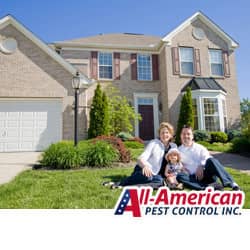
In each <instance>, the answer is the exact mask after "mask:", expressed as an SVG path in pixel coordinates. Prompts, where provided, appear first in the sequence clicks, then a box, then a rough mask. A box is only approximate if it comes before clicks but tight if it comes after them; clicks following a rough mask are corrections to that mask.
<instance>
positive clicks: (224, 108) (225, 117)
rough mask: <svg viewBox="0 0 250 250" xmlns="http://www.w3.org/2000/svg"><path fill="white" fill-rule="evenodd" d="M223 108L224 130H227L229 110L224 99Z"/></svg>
mask: <svg viewBox="0 0 250 250" xmlns="http://www.w3.org/2000/svg"><path fill="white" fill-rule="evenodd" d="M222 110H223V118H224V130H227V110H226V101H225V100H222Z"/></svg>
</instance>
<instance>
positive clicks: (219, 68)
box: [209, 49, 224, 76]
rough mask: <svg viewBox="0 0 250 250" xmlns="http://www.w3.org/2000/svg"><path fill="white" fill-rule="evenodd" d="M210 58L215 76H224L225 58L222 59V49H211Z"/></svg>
mask: <svg viewBox="0 0 250 250" xmlns="http://www.w3.org/2000/svg"><path fill="white" fill-rule="evenodd" d="M209 60H210V69H211V74H212V75H213V76H223V75H224V69H223V60H222V51H221V50H218V49H209Z"/></svg>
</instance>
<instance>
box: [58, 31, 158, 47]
mask: <svg viewBox="0 0 250 250" xmlns="http://www.w3.org/2000/svg"><path fill="white" fill-rule="evenodd" d="M160 42H161V37H157V36H149V35H143V34H133V33H114V34H99V35H97V36H91V37H84V38H78V39H73V40H66V41H58V42H54V44H55V45H57V46H62V47H65V46H72V47H75V46H77V47H81V46H82V47H109V48H131V49H133V48H134V49H155V48H158V46H159V44H160Z"/></svg>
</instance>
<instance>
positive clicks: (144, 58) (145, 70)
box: [137, 54, 152, 81]
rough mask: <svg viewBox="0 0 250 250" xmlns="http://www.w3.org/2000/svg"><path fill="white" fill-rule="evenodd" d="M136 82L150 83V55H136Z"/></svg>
mask: <svg viewBox="0 0 250 250" xmlns="http://www.w3.org/2000/svg"><path fill="white" fill-rule="evenodd" d="M137 75H138V80H141V81H152V59H151V55H142V54H138V55H137Z"/></svg>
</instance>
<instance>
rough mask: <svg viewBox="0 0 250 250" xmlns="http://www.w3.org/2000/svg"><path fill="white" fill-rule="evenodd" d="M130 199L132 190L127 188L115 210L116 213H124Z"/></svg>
mask: <svg viewBox="0 0 250 250" xmlns="http://www.w3.org/2000/svg"><path fill="white" fill-rule="evenodd" d="M129 200H130V192H129V190H126V191H125V192H124V194H123V196H122V198H121V201H120V203H119V205H118V207H117V209H116V211H115V215H122V214H123V212H124V210H125V208H126V206H127V204H128V202H129Z"/></svg>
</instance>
